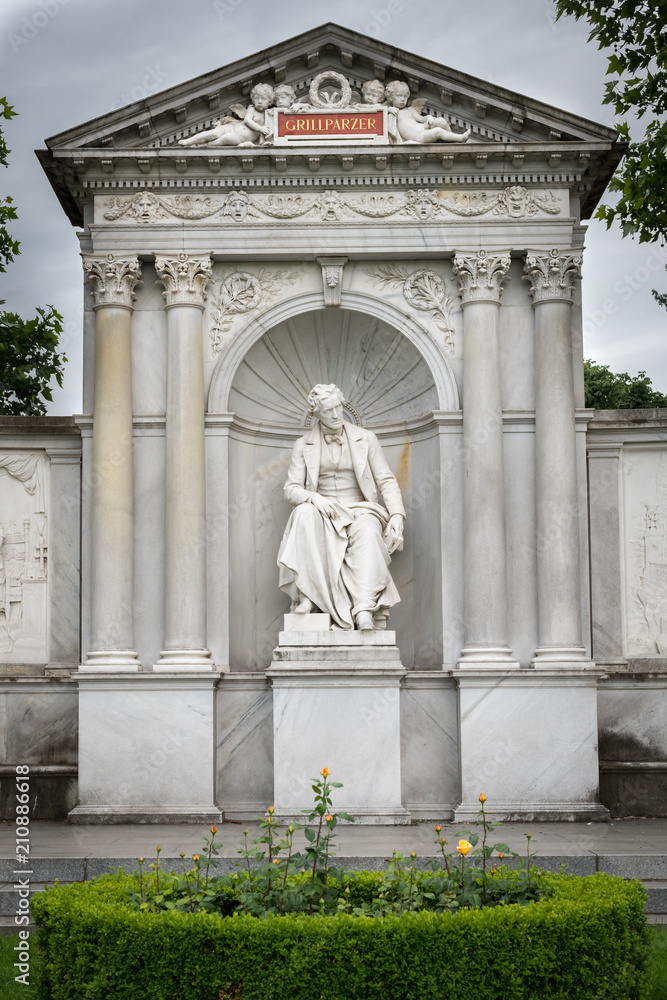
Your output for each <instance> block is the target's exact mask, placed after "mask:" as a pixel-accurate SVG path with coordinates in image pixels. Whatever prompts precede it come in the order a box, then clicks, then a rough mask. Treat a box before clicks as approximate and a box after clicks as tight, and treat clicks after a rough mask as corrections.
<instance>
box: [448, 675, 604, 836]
mask: <svg viewBox="0 0 667 1000" xmlns="http://www.w3.org/2000/svg"><path fill="white" fill-rule="evenodd" d="M599 676H600V671H596V670H586V671H584V670H581V669H577V668H574V669H570V670H565V669H563V668H562V667H561V668H559V669H557V670H553V671H547V670H546V669H544V670H539V671H537V670H520V671H518V670H508V671H496V672H494V673H493V674H492V673H491V671H476V672H473V671H469V672H468V671H463V670H462V671H460V673H459V675H458V678H457V680H458V687H459V718H460V760H461V805H460V806H459V807H458V808H457V809H456V811H455V819H456V820H457V821H463V822H468V821H469V820H475V819H477V818H478V813H479V795H480V792H484V794H485V795H486V797H487V799H488V804H489V808H488V809H487V815H488V816H489V818H490V819H496V820H505V821H511V820H532V821H535V822H542V821H547V820H578V821H589V820H607V819H609V813H608V810H607V809H605V808H604V807H603V806H602V805H600V802H599V798H598V756H597V680H598V677H599Z"/></svg>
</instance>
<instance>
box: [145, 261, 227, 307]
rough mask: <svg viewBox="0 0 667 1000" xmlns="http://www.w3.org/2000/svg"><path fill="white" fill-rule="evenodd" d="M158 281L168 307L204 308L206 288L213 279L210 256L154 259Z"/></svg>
mask: <svg viewBox="0 0 667 1000" xmlns="http://www.w3.org/2000/svg"><path fill="white" fill-rule="evenodd" d="M155 270H156V271H157V274H158V281H159V282H160V284H162V285H164V291H163V293H162V294H163V295H164V298H165V302H166V305H167V308H169V307H170V306H197V307H198V308H200V309H203V308H204V302H205V301H206V286H207V285H209V284H210V283H211V282H212V280H213V278H212V274H213V268H212V265H211V258H210V256H208V255H207V256H205V257H193V256H190V255H189V254H187V253H179V255H178V257H172V258H168V257H158V256H156V258H155Z"/></svg>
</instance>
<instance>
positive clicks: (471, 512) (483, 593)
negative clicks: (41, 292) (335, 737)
mask: <svg viewBox="0 0 667 1000" xmlns="http://www.w3.org/2000/svg"><path fill="white" fill-rule="evenodd" d="M509 266H510V255H509V253H500V254H497V255H493V256H489V255H488V254H487V252H486V251H485V250H480V251H479V252H478V253H477V254H476V255H474V256H470V257H468V256H464V255H463V254H456V255H455V257H454V275H455V276H456V277H457V278H458V280H459V284H460V286H461V302H462V305H463V545H464V581H463V586H464V598H465V605H464V606H465V646H464V648H463V651H462V654H461V659H460V661H459V664H458V666H459V667H484V668H494V667H501V668H507V667H516V666H518V663H517V661H516V660H515V659H514V658H513V657H512V653H511V650H510V648H509V645H508V635H507V597H506V594H507V573H506V552H505V484H504V477H503V413H502V405H501V399H500V347H499V342H498V341H499V310H500V299H501V295H502V283H503V280H504V278H505V276H506V274H507V271H508V270H509Z"/></svg>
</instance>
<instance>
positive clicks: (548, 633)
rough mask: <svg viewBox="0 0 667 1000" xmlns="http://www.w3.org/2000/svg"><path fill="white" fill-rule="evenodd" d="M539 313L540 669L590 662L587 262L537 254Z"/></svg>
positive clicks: (533, 257) (533, 276) (534, 272)
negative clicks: (584, 544) (577, 305)
mask: <svg viewBox="0 0 667 1000" xmlns="http://www.w3.org/2000/svg"><path fill="white" fill-rule="evenodd" d="M524 270H525V272H526V274H525V275H524V277H525V278H526V279H527V280H529V281H530V284H531V294H532V297H533V307H534V309H535V454H536V458H535V466H536V467H535V477H536V493H537V594H538V612H539V614H538V620H539V631H538V640H539V642H538V648H537V649H536V651H535V659H534V661H533V664H534V666H536V667H537V666H545V667H554V666H558V665H559V664H563V665H564V666H569V667H571V666H572V665H573V661H575V662H577V661H586V660H587V656H586V650H585V649H584V647H583V645H582V641H581V568H580V559H579V516H580V512H579V502H578V501H579V497H578V484H577V465H576V451H575V421H574V418H575V412H574V410H575V398H574V384H573V375H572V337H571V329H570V312H571V305H572V292H573V288H574V282H575V281H576V280H578V279H579V278H580V277H581V256H580V255H579V254H576V253H572V252H569V253H567V252H566V253H562V252H560V251H559V250H552V251H551V253H549V254H539V253H529V254H528V255H527V257H526V264H525V267H524Z"/></svg>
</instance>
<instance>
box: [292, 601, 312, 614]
mask: <svg viewBox="0 0 667 1000" xmlns="http://www.w3.org/2000/svg"><path fill="white" fill-rule="evenodd" d="M312 610H313V602H312V601H311V600H309V598H307V597H303V598H302V599H301V600H300V601H299V603H298V604H297V606H296V607H295V609H294V614H295V615H309V614H310V612H311V611H312Z"/></svg>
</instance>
